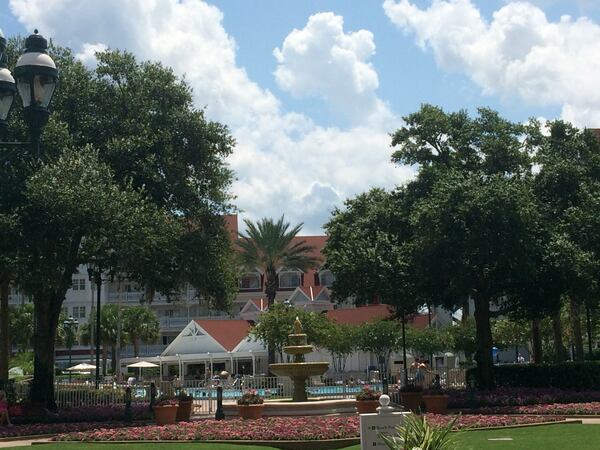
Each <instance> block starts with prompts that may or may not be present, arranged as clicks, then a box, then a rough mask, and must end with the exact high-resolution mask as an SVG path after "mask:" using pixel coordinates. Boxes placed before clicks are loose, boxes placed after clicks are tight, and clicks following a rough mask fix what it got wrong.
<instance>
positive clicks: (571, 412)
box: [478, 402, 600, 416]
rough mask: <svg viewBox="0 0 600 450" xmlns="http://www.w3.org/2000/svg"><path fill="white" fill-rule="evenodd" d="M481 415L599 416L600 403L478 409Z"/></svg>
mask: <svg viewBox="0 0 600 450" xmlns="http://www.w3.org/2000/svg"><path fill="white" fill-rule="evenodd" d="M478 412H481V413H483V414H539V415H559V416H596V415H600V402H588V403H551V404H546V405H524V406H499V407H488V408H480V409H478Z"/></svg>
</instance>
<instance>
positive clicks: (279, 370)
mask: <svg viewBox="0 0 600 450" xmlns="http://www.w3.org/2000/svg"><path fill="white" fill-rule="evenodd" d="M288 337H289V343H290V345H287V346H285V347H283V351H284V353H286V354H288V355H292V356H293V357H294V362H291V363H277V364H269V369H271V372H273V373H274V374H275V375H278V376H280V377H289V378H291V379H292V383H293V385H294V395H293V397H292V401H293V402H305V401H307V397H306V380H307V379H308V377H312V376H316V375H322V374H324V373H325V372H326V371H327V369H328V368H329V363H326V362H306V361H305V359H304V355H306V354H308V353H312V352H313V351H314V348H313V346H312V345H308V344H307V341H306V334H305V333H303V331H302V323H300V319H298V318H297V317H296V321H295V322H294V333H293V334H290V335H288Z"/></svg>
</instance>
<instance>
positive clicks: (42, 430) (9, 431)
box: [0, 422, 123, 438]
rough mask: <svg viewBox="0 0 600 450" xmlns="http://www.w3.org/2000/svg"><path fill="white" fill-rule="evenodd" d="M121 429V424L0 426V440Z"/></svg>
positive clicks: (88, 423) (81, 423)
mask: <svg viewBox="0 0 600 450" xmlns="http://www.w3.org/2000/svg"><path fill="white" fill-rule="evenodd" d="M100 427H102V428H111V427H119V428H122V427H123V424H106V425H100V424H98V423H95V422H80V423H38V424H28V425H15V426H12V427H6V426H0V438H10V437H17V436H37V435H40V434H60V433H71V432H76V431H87V430H96V429H98V428H100Z"/></svg>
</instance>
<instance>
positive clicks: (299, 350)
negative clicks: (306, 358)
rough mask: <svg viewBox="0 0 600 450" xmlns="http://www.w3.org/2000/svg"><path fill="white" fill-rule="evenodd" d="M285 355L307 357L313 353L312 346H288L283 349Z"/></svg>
mask: <svg viewBox="0 0 600 450" xmlns="http://www.w3.org/2000/svg"><path fill="white" fill-rule="evenodd" d="M283 351H284V353H287V354H288V355H306V354H307V353H311V352H312V351H313V346H312V345H286V346H285V347H283Z"/></svg>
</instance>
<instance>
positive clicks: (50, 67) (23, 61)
mask: <svg viewBox="0 0 600 450" xmlns="http://www.w3.org/2000/svg"><path fill="white" fill-rule="evenodd" d="M5 51H6V39H5V38H4V37H0V134H1V135H2V138H5V136H6V131H7V128H8V114H9V112H10V108H11V106H12V104H13V101H14V99H15V93H16V92H17V91H18V92H19V96H20V97H21V100H22V102H23V116H24V118H25V122H26V123H27V125H28V127H29V136H30V139H31V142H2V143H0V145H1V146H3V147H12V146H28V145H31V147H32V150H33V151H35V153H36V156H38V157H39V156H40V137H41V135H42V131H43V129H44V127H45V126H46V123H47V122H48V117H49V116H50V111H49V109H48V108H49V106H50V102H51V101H52V96H53V94H54V90H55V88H56V84H57V83H58V70H57V69H56V65H55V64H54V61H53V60H52V58H51V57H50V56H49V55H48V41H47V40H46V39H45V38H44V37H43V36H41V35H39V34H38V31H37V30H35V31H34V34H32V35H30V36H29V37H28V38H27V39H26V40H25V52H24V53H23V54H22V55H21V56H20V57H19V59H18V61H17V64H16V65H15V71H14V78H13V75H12V74H11V73H10V71H9V70H8V68H7V58H6V53H5ZM15 78H16V83H15Z"/></svg>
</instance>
